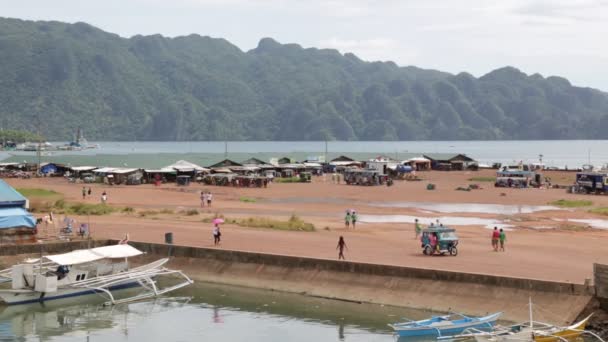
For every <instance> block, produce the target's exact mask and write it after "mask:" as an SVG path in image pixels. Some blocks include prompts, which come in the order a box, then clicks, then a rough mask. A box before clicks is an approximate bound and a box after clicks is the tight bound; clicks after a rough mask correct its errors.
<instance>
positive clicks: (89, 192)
mask: <svg viewBox="0 0 608 342" xmlns="http://www.w3.org/2000/svg"><path fill="white" fill-rule="evenodd" d="M92 193H93V190H91V187H89V190H88V191H87V195H89V197H91V194H92Z"/></svg>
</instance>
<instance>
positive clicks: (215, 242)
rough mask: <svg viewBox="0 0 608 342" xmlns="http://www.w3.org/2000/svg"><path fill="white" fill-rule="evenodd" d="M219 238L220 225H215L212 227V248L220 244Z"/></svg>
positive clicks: (220, 234)
mask: <svg viewBox="0 0 608 342" xmlns="http://www.w3.org/2000/svg"><path fill="white" fill-rule="evenodd" d="M221 236H222V232H221V231H220V225H219V224H217V223H216V224H215V226H213V245H214V246H217V245H219V244H220V240H221Z"/></svg>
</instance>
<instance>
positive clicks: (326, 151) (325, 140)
mask: <svg viewBox="0 0 608 342" xmlns="http://www.w3.org/2000/svg"><path fill="white" fill-rule="evenodd" d="M325 162H326V163H327V162H328V160H327V139H325Z"/></svg>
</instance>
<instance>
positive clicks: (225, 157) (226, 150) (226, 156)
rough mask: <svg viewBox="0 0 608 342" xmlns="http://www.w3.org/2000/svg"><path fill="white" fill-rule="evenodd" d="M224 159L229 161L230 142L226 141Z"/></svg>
mask: <svg viewBox="0 0 608 342" xmlns="http://www.w3.org/2000/svg"><path fill="white" fill-rule="evenodd" d="M224 159H228V141H226V140H224Z"/></svg>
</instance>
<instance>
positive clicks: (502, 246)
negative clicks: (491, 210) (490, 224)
mask: <svg viewBox="0 0 608 342" xmlns="http://www.w3.org/2000/svg"><path fill="white" fill-rule="evenodd" d="M498 239H499V240H500V250H501V251H502V252H504V251H505V241H507V234H506V233H505V231H504V230H503V229H502V228H500V235H499V237H498Z"/></svg>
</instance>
